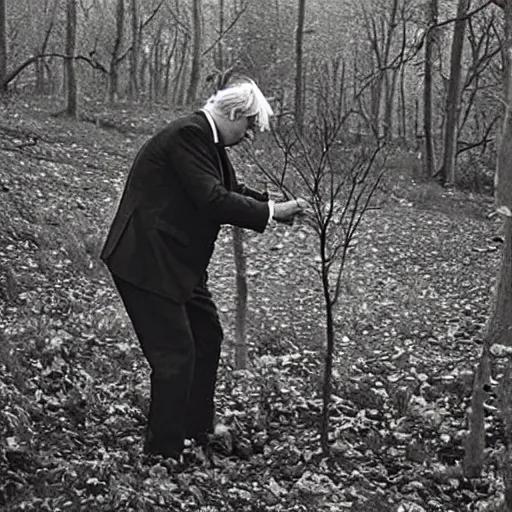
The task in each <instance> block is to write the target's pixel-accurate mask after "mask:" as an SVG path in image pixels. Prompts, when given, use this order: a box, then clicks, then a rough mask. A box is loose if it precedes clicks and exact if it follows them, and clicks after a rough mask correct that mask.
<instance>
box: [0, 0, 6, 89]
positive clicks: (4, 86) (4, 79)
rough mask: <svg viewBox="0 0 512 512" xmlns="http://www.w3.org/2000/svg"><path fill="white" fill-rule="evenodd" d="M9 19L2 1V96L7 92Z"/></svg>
mask: <svg viewBox="0 0 512 512" xmlns="http://www.w3.org/2000/svg"><path fill="white" fill-rule="evenodd" d="M6 78H7V19H6V15H5V0H0V94H2V93H5V92H7V83H6Z"/></svg>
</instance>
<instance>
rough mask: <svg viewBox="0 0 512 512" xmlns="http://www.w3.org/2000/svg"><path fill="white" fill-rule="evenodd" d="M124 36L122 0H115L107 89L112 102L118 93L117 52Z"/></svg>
mask: <svg viewBox="0 0 512 512" xmlns="http://www.w3.org/2000/svg"><path fill="white" fill-rule="evenodd" d="M123 37H124V0H117V4H116V38H115V41H114V48H113V49H112V58H111V60H110V80H109V89H108V99H109V102H110V103H114V102H115V101H116V99H117V96H118V94H119V70H118V66H119V53H120V49H121V45H122V43H123Z"/></svg>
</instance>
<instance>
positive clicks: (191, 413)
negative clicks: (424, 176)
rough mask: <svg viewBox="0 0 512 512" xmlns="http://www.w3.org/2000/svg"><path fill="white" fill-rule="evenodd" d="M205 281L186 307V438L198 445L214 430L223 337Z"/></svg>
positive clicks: (197, 288) (205, 279) (215, 309)
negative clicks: (189, 347)
mask: <svg viewBox="0 0 512 512" xmlns="http://www.w3.org/2000/svg"><path fill="white" fill-rule="evenodd" d="M206 281H207V278H206V276H205V278H204V279H203V280H202V282H201V283H200V285H198V286H197V287H196V289H195V290H194V295H193V296H192V297H191V299H190V300H189V301H187V303H186V304H185V307H186V311H187V315H188V319H189V323H190V327H191V329H192V334H193V336H194V346H195V363H194V372H193V378H192V386H191V389H190V400H189V406H188V410H187V422H186V436H187V437H189V438H196V439H198V440H199V441H202V440H204V439H205V437H206V434H207V433H211V432H213V427H214V414H215V410H214V393H215V383H216V380H217V367H218V364H219V357H220V347H221V343H222V338H223V333H222V327H221V324H220V319H219V315H218V313H217V308H216V306H215V303H214V302H213V300H212V296H211V294H210V292H209V290H208V287H207V282H206Z"/></svg>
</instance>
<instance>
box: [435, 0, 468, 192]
mask: <svg viewBox="0 0 512 512" xmlns="http://www.w3.org/2000/svg"><path fill="white" fill-rule="evenodd" d="M469 2H470V0H458V4H457V20H456V21H455V24H454V29H453V41H452V50H451V57H450V81H449V83H448V95H447V97H446V125H445V136H444V158H443V166H442V173H441V175H442V181H443V183H444V184H445V185H455V182H456V178H457V175H456V157H457V138H458V137H457V134H458V121H459V112H460V93H461V80H462V78H461V72H462V71H461V59H462V49H463V46H464V34H465V31H466V24H467V16H466V15H467V12H468V10H469Z"/></svg>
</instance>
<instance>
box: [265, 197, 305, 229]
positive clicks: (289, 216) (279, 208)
mask: <svg viewBox="0 0 512 512" xmlns="http://www.w3.org/2000/svg"><path fill="white" fill-rule="evenodd" d="M307 207H308V203H307V201H306V200H305V199H302V198H300V197H299V198H297V199H293V200H291V201H285V202H283V203H275V204H274V217H273V218H274V220H276V221H277V222H284V223H286V224H291V223H292V222H293V219H294V218H295V216H296V215H299V214H301V213H303V212H304V210H305V209H306V208H307Z"/></svg>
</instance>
